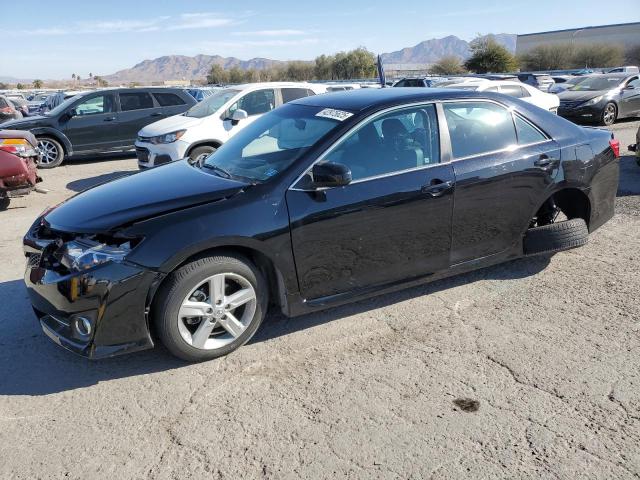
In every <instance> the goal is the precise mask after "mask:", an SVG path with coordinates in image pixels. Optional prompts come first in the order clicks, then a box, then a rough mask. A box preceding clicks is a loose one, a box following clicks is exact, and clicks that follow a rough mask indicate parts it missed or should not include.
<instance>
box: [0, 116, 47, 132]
mask: <svg viewBox="0 0 640 480" xmlns="http://www.w3.org/2000/svg"><path fill="white" fill-rule="evenodd" d="M43 120H44V121H46V122H49V121H50V120H51V119H50V118H49V117H45V116H43V115H36V116H35V117H27V118H21V119H18V120H9V121H8V122H4V123H3V124H2V128H15V129H17V130H24V129H25V128H34V127H38V126H40V125H42V121H43Z"/></svg>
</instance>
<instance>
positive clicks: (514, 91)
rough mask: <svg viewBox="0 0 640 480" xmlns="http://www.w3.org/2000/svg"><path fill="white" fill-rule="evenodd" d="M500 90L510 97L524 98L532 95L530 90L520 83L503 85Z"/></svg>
mask: <svg viewBox="0 0 640 480" xmlns="http://www.w3.org/2000/svg"><path fill="white" fill-rule="evenodd" d="M500 91H501V92H502V93H504V94H505V95H509V96H510V97H516V98H523V97H530V96H531V95H529V92H527V90H526V89H524V88H522V87H521V86H519V85H502V86H501V87H500Z"/></svg>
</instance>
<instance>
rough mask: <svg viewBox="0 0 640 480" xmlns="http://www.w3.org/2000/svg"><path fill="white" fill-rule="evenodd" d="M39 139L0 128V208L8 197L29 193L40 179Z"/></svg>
mask: <svg viewBox="0 0 640 480" xmlns="http://www.w3.org/2000/svg"><path fill="white" fill-rule="evenodd" d="M37 145H38V141H37V140H36V137H34V136H33V134H32V133H30V132H26V131H18V130H0V210H4V209H6V208H7V207H8V206H9V202H10V200H11V198H14V197H21V196H24V195H28V194H29V193H30V192H31V191H32V190H33V189H34V188H35V186H36V183H38V182H40V181H41V180H42V179H41V178H40V177H39V176H38V171H37V166H36V165H37V161H38V159H39V156H40V153H39V151H38V147H37Z"/></svg>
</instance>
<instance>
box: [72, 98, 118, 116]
mask: <svg viewBox="0 0 640 480" xmlns="http://www.w3.org/2000/svg"><path fill="white" fill-rule="evenodd" d="M74 110H75V111H76V113H75V114H76V115H79V116H82V117H83V116H86V115H96V114H100V113H111V112H113V111H115V108H114V105H113V95H99V96H97V97H92V98H89V99H88V100H85V101H84V102H82V103H79V104H78V105H76V106H75V108H74Z"/></svg>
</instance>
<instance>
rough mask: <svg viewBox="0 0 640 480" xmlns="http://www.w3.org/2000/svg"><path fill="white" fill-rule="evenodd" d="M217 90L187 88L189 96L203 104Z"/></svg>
mask: <svg viewBox="0 0 640 480" xmlns="http://www.w3.org/2000/svg"><path fill="white" fill-rule="evenodd" d="M216 90H219V89H217V88H215V89H214V88H187V89H186V91H187V93H188V94H189V95H191V96H192V97H193V98H195V99H196V101H198V102H201V101H202V100H204V99H205V98H207V97H210V96H211V95H213V94H214V93H215V91H216Z"/></svg>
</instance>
